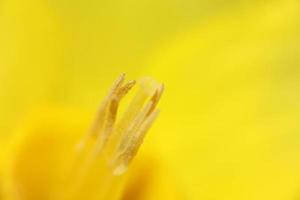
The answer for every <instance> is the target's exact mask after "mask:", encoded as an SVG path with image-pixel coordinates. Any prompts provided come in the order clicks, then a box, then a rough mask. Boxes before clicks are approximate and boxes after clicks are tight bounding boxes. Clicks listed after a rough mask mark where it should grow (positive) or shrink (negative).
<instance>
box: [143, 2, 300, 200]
mask: <svg viewBox="0 0 300 200" xmlns="http://www.w3.org/2000/svg"><path fill="white" fill-rule="evenodd" d="M299 11H300V5H299V2H298V1H276V2H269V3H264V4H261V5H258V6H256V7H252V8H249V9H244V10H239V11H236V12H234V13H227V14H222V15H220V16H215V17H213V18H212V19H211V21H210V22H208V23H207V24H206V25H203V26H201V27H199V28H198V29H195V30H191V31H190V32H184V33H183V34H181V35H180V36H178V37H175V38H174V40H173V42H170V43H169V44H167V45H165V47H164V48H162V50H160V51H158V53H157V59H155V60H154V61H153V62H150V64H149V66H150V67H149V68H151V67H153V66H155V67H156V70H153V76H155V77H159V79H161V80H164V81H165V85H166V87H167V88H168V90H167V91H166V93H165V96H164V97H165V98H164V99H163V101H162V104H161V107H162V108H163V110H162V115H161V119H160V120H159V122H158V123H157V125H156V126H155V127H154V129H155V130H154V131H153V132H154V134H152V135H150V136H149V138H148V139H149V140H147V142H146V143H147V146H148V145H149V147H151V146H152V147H153V146H155V147H157V148H159V149H160V152H162V154H163V157H164V159H165V160H167V161H168V162H169V164H168V165H169V166H172V167H171V168H172V169H173V171H176V172H178V178H179V179H180V180H182V181H183V187H184V190H186V191H187V194H188V199H239V200H241V199H247V200H248V199H253V200H254V199H255V200H260V199H261V200H263V199H274V200H277V199H278V200H281V199H294V198H296V197H295V196H299V193H300V192H299V191H300V188H299V187H300V186H299V180H300V172H299V168H300V159H299V155H300V148H299V147H300V145H299V144H300V138H299V131H300V125H299V118H300V94H299V89H300V73H299V72H300V71H299V63H300V48H299V44H300V38H299V35H300V28H299V27H300V26H299V24H300V20H299V19H300V15H299V13H300V12H299ZM150 143H151V144H150ZM152 147H151V148H152Z"/></svg>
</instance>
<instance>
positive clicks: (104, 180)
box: [59, 74, 163, 199]
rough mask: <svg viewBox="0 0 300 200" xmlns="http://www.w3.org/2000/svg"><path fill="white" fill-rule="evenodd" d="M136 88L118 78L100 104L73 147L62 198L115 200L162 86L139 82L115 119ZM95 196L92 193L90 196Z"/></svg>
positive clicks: (154, 113) (152, 117) (154, 112)
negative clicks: (120, 108) (122, 101)
mask: <svg viewBox="0 0 300 200" xmlns="http://www.w3.org/2000/svg"><path fill="white" fill-rule="evenodd" d="M134 85H136V81H129V82H127V83H125V75H124V74H123V75H121V76H120V77H119V78H118V79H117V80H116V81H115V83H114V84H113V86H112V88H111V89H110V91H109V92H108V94H107V96H106V97H105V98H104V100H103V102H102V103H101V105H100V107H99V110H98V113H97V116H96V119H95V121H94V123H93V124H92V127H91V129H90V130H89V131H88V132H87V133H86V134H85V135H84V136H83V137H82V139H81V140H80V141H79V143H78V145H77V146H76V153H75V155H74V159H73V161H72V166H71V167H70V170H68V171H69V173H70V175H69V176H68V181H67V185H68V186H69V188H68V190H67V192H65V193H64V194H60V195H59V196H61V197H63V198H62V199H82V197H80V194H85V195H84V198H85V199H89V197H87V196H86V194H89V195H90V196H91V197H95V199H114V198H113V197H115V198H117V196H118V194H119V193H120V192H118V191H119V190H120V188H121V184H122V177H123V176H122V175H123V174H124V172H125V171H126V170H127V168H128V166H129V164H130V163H131V161H132V159H133V158H134V156H135V155H136V153H137V152H138V149H139V147H140V146H141V144H142V142H143V139H144V137H145V134H146V132H147V131H148V130H149V128H150V127H151V125H152V123H153V122H154V120H155V119H156V118H157V116H158V114H159V110H157V109H156V105H157V103H158V102H159V99H160V97H161V94H162V92H163V85H162V84H158V83H157V82H155V81H154V80H152V79H150V78H144V79H143V80H141V82H140V84H139V85H140V86H141V87H140V88H139V89H138V91H137V93H136V95H135V96H134V97H133V99H132V100H131V102H130V104H129V106H128V108H127V109H126V110H125V112H124V113H123V115H122V116H121V117H120V118H119V117H117V114H118V110H119V104H120V102H121V100H122V99H123V97H124V96H125V95H126V94H127V93H128V92H129V91H130V90H131V89H132V88H133V86H134ZM93 193H94V194H93Z"/></svg>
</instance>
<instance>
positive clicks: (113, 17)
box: [0, 0, 300, 200]
mask: <svg viewBox="0 0 300 200" xmlns="http://www.w3.org/2000/svg"><path fill="white" fill-rule="evenodd" d="M0 4H1V9H0V12H1V14H0V26H1V31H0V40H1V45H0V58H1V59H0V62H1V63H0V66H1V68H0V81H1V82H0V90H1V95H2V96H1V98H0V109H1V115H0V126H1V128H0V129H1V135H0V136H1V140H0V145H1V147H5V146H9V148H5V149H4V150H3V151H0V157H1V169H3V170H1V171H0V198H2V199H3V198H8V197H7V196H6V197H4V196H3V195H4V194H7V193H9V194H14V192H13V191H11V186H12V185H13V183H17V182H18V181H16V180H17V179H19V180H20V179H22V180H27V181H32V182H34V183H37V181H36V180H39V181H38V182H39V183H51V184H53V185H50V186H49V185H46V186H45V185H43V184H41V186H40V188H41V191H43V190H51V191H52V190H54V191H58V190H57V189H56V188H57V187H60V185H59V183H61V181H57V180H59V177H64V176H63V175H64V174H63V175H61V174H60V173H64V171H68V170H66V169H68V167H67V166H68V163H72V158H73V157H72V155H74V153H73V152H68V151H70V149H73V148H71V147H72V146H74V144H77V142H78V141H79V140H80V139H81V138H82V136H83V135H82V133H84V132H85V131H86V129H87V127H88V124H89V122H91V121H92V119H91V116H92V111H93V110H94V109H95V107H96V104H97V103H98V99H97V98H96V97H99V96H103V92H104V88H105V87H108V85H109V82H110V81H111V79H112V77H114V76H115V75H116V74H119V73H120V72H123V71H125V72H127V73H128V74H130V75H132V76H139V75H144V74H147V75H150V76H153V77H156V78H158V79H159V80H162V81H163V82H164V83H165V84H166V86H167V88H168V89H167V90H166V92H165V94H164V98H163V99H162V102H161V103H160V107H161V108H162V110H163V114H162V115H161V116H160V117H159V120H158V121H157V122H156V123H155V126H154V127H153V128H152V129H151V134H149V135H148V136H147V139H146V140H145V141H144V144H143V148H141V150H140V151H139V155H138V156H137V157H136V158H135V159H134V162H132V163H131V166H130V169H129V170H128V171H127V175H125V176H124V180H125V182H126V184H125V183H124V184H123V185H122V186H120V188H121V189H122V190H123V193H122V196H121V197H120V198H121V199H122V198H123V199H126V200H153V199H155V200H156V199H172V200H174V199H180V200H182V199H188V200H199V199H205V200H207V199H216V200H227V199H230V200H266V199H272V200H294V199H298V198H299V193H300V186H299V182H300V181H299V180H300V171H299V168H300V159H299V155H300V149H299V147H300V145H299V144H300V140H299V132H300V126H299V118H300V109H299V108H300V105H299V102H300V95H299V90H300V88H299V86H300V82H299V80H300V75H299V63H300V60H299V59H300V54H299V52H300V50H299V47H300V38H299V35H300V29H299V27H300V26H299V24H300V22H299V19H300V16H299V14H300V4H299V1H298V0H267V1H256V0H250V1H240V0H239V1H235V0H230V1H220V0H211V1H203V0H199V1H195V0H176V1H169V0H152V1H137V0H130V1H120V0H114V1H93V0H92V1H82V0H79V1H70V0H61V1H55V0H54V1H46V0H28V1H23V0H4V1H2V2H1V3H0ZM129 95H130V94H129ZM124 100H125V101H126V99H124ZM125 105H126V102H125ZM37 107H38V109H37ZM40 107H42V108H40ZM34 110H37V111H34ZM121 110H122V107H121ZM2 113H3V114H2ZM28 113H32V114H28ZM24 115H29V116H28V117H23V116H24ZM24 118H25V119H27V120H24V122H19V121H20V120H21V119H24ZM38 127H43V128H38ZM15 129H17V130H16V131H14V130H15ZM41 129H42V130H48V132H51V133H55V134H57V135H58V136H57V137H56V136H55V137H52V139H54V143H57V144H58V145H56V148H54V149H59V151H61V152H60V153H57V152H55V150H51V149H50V148H48V146H49V145H47V143H46V142H39V139H36V140H34V141H36V142H35V145H29V146H30V147H31V146H32V147H35V148H34V149H36V148H37V147H39V148H38V149H40V150H41V151H38V152H35V151H34V153H33V150H32V149H29V150H28V151H23V150H25V149H24V148H20V145H19V144H32V141H33V140H32V139H33V138H42V137H44V138H45V139H43V140H42V141H44V140H46V141H48V142H49V141H50V142H51V139H49V138H48V135H49V134H47V133H45V132H43V131H38V130H41ZM34 130H36V131H34ZM25 133H26V134H25ZM28 133H30V134H28ZM34 133H35V134H34ZM31 134H32V135H36V136H35V137H33V136H29V135H31ZM50 135H51V134H50ZM74 135H76V137H74ZM21 136H22V137H21ZM70 138H73V139H70ZM24 140H25V142H24ZM70 140H72V141H70ZM73 140H74V141H73ZM10 141H11V143H12V144H9V143H10ZM26 141H31V142H26ZM17 144H18V145H17ZM21 147H22V145H21ZM43 147H44V149H43ZM69 147H70V148H69ZM47 149H48V150H51V152H52V153H49V154H51V155H53V156H49V159H48V158H45V159H44V160H43V161H42V162H43V163H44V165H45V166H48V168H44V167H43V168H39V167H35V172H36V173H35V174H38V175H37V176H32V175H31V174H30V173H28V171H31V166H32V164H34V163H33V161H39V160H41V158H44V156H39V153H40V152H45V150H47ZM17 152H18V153H17ZM64 152H66V153H64ZM11 154H12V155H11ZM19 154H22V155H24V156H20V155H19ZM49 154H48V155H49ZM25 155H26V156H25ZM28 155H30V156H36V158H32V159H27V160H28V162H26V160H17V161H18V163H22V164H23V168H17V169H18V172H19V173H18V174H15V175H14V176H11V175H13V173H12V172H16V169H15V168H12V165H11V164H13V163H15V161H16V160H15V159H16V158H19V159H22V158H25V157H27V158H30V156H28ZM64 155H68V156H64ZM60 156H62V157H60ZM11 159H12V160H11ZM68 160H71V161H68ZM13 161H14V162H13ZM50 161H51V162H50ZM49 162H50V163H49ZM40 163H41V162H38V163H35V165H36V166H39V164H40ZM53 163H55V164H53ZM57 163H61V164H62V165H63V166H58V165H57ZM64 163H65V164H64ZM13 166H16V165H13ZM18 166H21V165H18ZM57 168H58V169H57ZM61 168H62V169H61ZM21 169H22V170H24V173H21V172H22V171H19V170H21ZM98 172H99V173H100V172H103V170H100V171H98ZM90 173H92V174H93V173H94V172H93V171H91V172H90ZM67 174H68V173H67ZM69 174H70V173H69ZM69 174H68V175H69ZM71 174H72V173H71ZM75 174H77V173H75ZM25 175H26V177H23V176H25ZM27 176H30V178H28V177H27ZM127 176H128V177H127ZM95 177H98V176H95ZM55 180H56V181H55ZM69 180H70V179H69ZM57 182H59V183H58V185H57V184H56V183H57ZM54 183H55V184H54ZM62 183H64V181H63V182H62ZM89 183H91V193H93V191H95V190H94V188H93V187H92V186H94V184H92V183H94V182H93V181H90V182H89ZM74 184H75V183H74ZM68 185H69V184H65V185H64V186H68ZM96 185H97V184H95V187H97V186H96ZM28 186H30V187H32V186H33V184H28ZM70 187H71V186H68V187H66V188H70ZM61 188H63V189H64V188H65V187H61ZM71 188H72V187H71ZM114 188H115V187H114ZM82 190H83V191H87V190H86V189H84V188H82ZM28 191H32V192H33V190H28ZM61 191H64V190H61ZM34 192H36V193H37V194H36V195H39V194H41V193H39V191H36V190H35V191H34ZM1 193H2V195H1ZM54 193H55V192H53V193H52V192H51V194H54ZM78 193H81V194H82V195H85V194H86V195H87V193H86V192H80V190H78ZM75 195H76V194H75ZM87 196H88V195H87ZM87 196H86V197H87ZM45 198H51V197H49V196H47V197H45ZM12 200H14V199H12Z"/></svg>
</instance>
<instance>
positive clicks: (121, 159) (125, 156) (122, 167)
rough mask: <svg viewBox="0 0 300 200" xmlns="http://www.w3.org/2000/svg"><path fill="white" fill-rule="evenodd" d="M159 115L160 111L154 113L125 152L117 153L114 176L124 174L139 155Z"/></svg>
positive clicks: (128, 144)
mask: <svg viewBox="0 0 300 200" xmlns="http://www.w3.org/2000/svg"><path fill="white" fill-rule="evenodd" d="M158 114H159V110H156V111H154V112H152V113H151V114H150V115H149V116H148V118H146V119H145V121H144V122H143V123H142V125H141V126H140V128H139V129H138V131H137V132H136V134H135V135H134V136H133V138H131V140H130V142H128V143H127V146H126V148H124V150H123V151H120V152H118V153H117V157H116V158H115V160H114V164H115V168H114V170H113V174H114V175H116V176H117V175H121V174H123V173H124V172H125V171H126V169H127V168H128V165H129V163H130V162H131V160H132V159H133V158H134V156H135V155H136V154H137V152H138V150H139V147H140V146H141V144H142V143H143V140H144V137H145V134H146V133H147V131H148V130H149V129H150V127H151V125H152V124H153V122H154V121H155V119H156V118H157V116H158Z"/></svg>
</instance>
